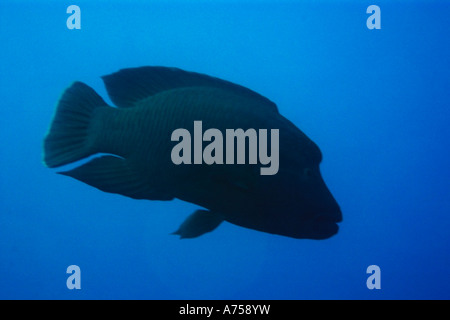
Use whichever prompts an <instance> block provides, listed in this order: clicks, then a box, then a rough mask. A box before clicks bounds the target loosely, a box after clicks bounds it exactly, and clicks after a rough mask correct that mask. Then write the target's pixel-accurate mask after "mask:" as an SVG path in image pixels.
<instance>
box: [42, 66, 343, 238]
mask: <svg viewBox="0 0 450 320" xmlns="http://www.w3.org/2000/svg"><path fill="white" fill-rule="evenodd" d="M103 81H104V83H105V86H106V89H107V91H108V94H109V96H110V98H111V100H112V102H113V103H114V104H115V105H116V106H117V107H111V106H109V105H108V104H107V103H105V101H104V100H103V99H102V98H101V97H100V96H99V95H98V94H97V93H96V92H95V91H94V90H93V89H92V88H90V87H89V86H87V85H86V84H84V83H81V82H75V83H73V84H72V85H71V86H70V87H69V88H68V89H67V90H66V91H65V92H64V93H63V95H62V97H61V99H60V101H59V103H58V106H57V110H56V113H55V116H54V119H53V122H52V124H51V127H50V130H49V132H48V134H47V136H46V138H45V141H44V161H45V164H46V165H47V166H48V167H50V168H54V167H59V166H63V165H66V164H70V163H73V162H76V161H78V160H82V159H85V158H89V157H91V158H90V161H88V162H87V163H85V164H82V165H80V166H78V167H76V168H75V169H72V170H69V171H65V172H60V173H61V174H63V175H66V176H70V177H73V178H75V179H77V180H80V181H82V182H84V183H86V184H88V185H91V186H93V187H96V188H98V189H100V190H102V191H105V192H110V193H117V194H121V195H124V196H127V197H130V198H133V199H148V200H172V199H175V198H177V199H181V200H184V201H187V202H191V203H194V204H197V205H199V206H201V207H202V208H201V209H199V210H197V211H195V212H194V213H193V214H192V215H190V216H189V217H188V218H187V219H186V220H185V221H184V222H183V223H182V224H181V225H180V227H179V228H178V230H177V231H175V232H174V234H177V235H179V236H180V237H181V238H194V237H197V236H200V235H202V234H204V233H206V232H209V231H212V230H214V229H215V228H216V227H217V226H219V225H220V224H221V223H222V222H223V221H228V222H230V223H233V224H235V225H239V226H242V227H246V228H250V229H254V230H259V231H263V232H267V233H272V234H278V235H283V236H288V237H293V238H299V239H302V238H307V239H326V238H329V237H331V236H332V235H334V234H336V233H337V231H338V225H337V222H340V221H341V220H342V214H341V210H340V208H339V206H338V204H337V202H336V201H335V199H334V198H333V196H332V194H331V193H330V191H329V190H328V188H327V186H326V185H325V183H324V181H323V179H322V176H321V174H320V171H319V164H320V162H321V160H322V153H321V152H320V150H319V148H318V147H317V145H316V144H315V143H314V142H313V141H311V140H310V139H309V138H308V137H307V136H306V135H305V134H304V133H303V132H302V131H300V130H299V129H298V128H297V127H296V126H295V125H294V124H293V123H291V122H290V121H289V120H287V119H286V118H284V117H283V116H282V115H281V114H280V113H279V111H278V108H277V106H276V105H275V104H274V103H273V102H272V101H270V100H268V99H267V98H265V97H263V96H261V95H259V94H258V93H256V92H254V91H251V90H249V89H247V88H245V87H242V86H239V85H236V84H233V83H231V82H228V81H224V80H221V79H218V78H214V77H210V76H207V75H204V74H199V73H194V72H186V71H183V70H180V69H177V68H166V67H141V68H131V69H123V70H120V71H119V72H117V73H114V74H111V75H108V76H105V77H103ZM238 140H239V141H238ZM264 170H265V171H264Z"/></svg>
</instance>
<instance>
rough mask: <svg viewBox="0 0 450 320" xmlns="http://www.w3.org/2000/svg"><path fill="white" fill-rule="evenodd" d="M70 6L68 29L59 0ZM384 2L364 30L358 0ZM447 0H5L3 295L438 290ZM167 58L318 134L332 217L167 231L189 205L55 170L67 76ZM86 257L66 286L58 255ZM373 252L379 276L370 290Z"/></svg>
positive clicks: (442, 294) (95, 80)
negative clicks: (52, 127) (100, 186)
mask: <svg viewBox="0 0 450 320" xmlns="http://www.w3.org/2000/svg"><path fill="white" fill-rule="evenodd" d="M71 4H77V5H78V6H79V7H80V9H81V29H80V30H76V29H74V30H69V29H68V28H67V27H66V20H67V18H68V17H69V14H67V13H66V9H67V7H68V6H69V5H71ZM371 4H377V5H379V7H380V8H381V29H380V30H376V29H374V30H369V29H368V28H367V27H366V20H367V18H368V17H369V14H367V13H366V9H367V7H368V6H369V5H371ZM449 18H450V5H449V2H448V1H425V0H424V1H410V2H406V1H405V2H396V4H393V3H392V2H387V1H378V2H375V3H372V2H367V1H356V0H355V1H345V2H343V4H333V2H332V1H262V2H256V1H216V2H213V1H200V2H189V1H178V2H171V4H169V3H168V1H142V2H138V1H133V2H131V1H120V2H119V1H107V3H103V2H95V1H75V2H66V1H35V2H25V1H2V2H1V3H0V44H1V49H0V61H1V63H0V97H1V100H0V101H1V102H0V103H1V107H0V139H1V143H2V146H1V148H0V168H1V169H0V298H2V299H17V298H20V299H22V298H26V299H36V298H40V299H100V298H102V299H119V298H120V299H121V298H124V299H132V298H137V299H141V298H145V299H432V298H433V299H449V298H450V293H449V292H450V291H449V287H450V277H449V270H450V236H449V230H450V192H449V189H450V188H449V186H450V185H449V181H450V179H449V178H450V169H449V168H450V167H449V154H450V143H449V138H450V129H449V128H450V126H449V120H450V109H449V107H450V41H449V37H448V35H449V31H450V23H449ZM143 65H161V66H174V67H179V68H182V69H185V70H191V71H197V72H201V73H206V74H210V75H213V76H217V77H220V78H223V79H227V80H230V81H233V82H235V83H239V84H241V85H244V86H247V87H249V88H251V89H253V90H255V91H257V92H259V93H261V94H262V95H264V96H266V97H268V98H269V99H271V100H272V101H274V102H276V103H277V105H278V108H279V110H280V112H281V114H283V115H284V116H286V117H287V118H288V119H290V120H291V121H292V122H294V123H295V124H296V125H297V126H298V127H299V128H301V129H302V131H304V132H305V133H306V134H307V135H308V136H309V137H310V138H311V139H312V140H314V141H315V142H316V143H317V144H318V145H319V146H320V148H321V150H322V153H323V163H322V164H321V171H322V174H323V177H324V179H325V181H326V183H327V185H328V186H329V188H330V190H331V191H332V193H333V195H334V196H335V198H336V199H337V201H338V202H339V204H340V206H341V208H342V212H343V216H344V221H343V222H342V223H341V224H340V231H339V233H338V234H337V235H336V236H334V237H332V238H330V239H328V240H323V241H315V240H296V239H291V238H287V237H282V236H276V235H270V234H266V233H261V232H257V231H253V230H249V229H245V228H241V227H237V226H234V225H231V224H228V223H223V224H222V225H221V226H220V227H219V228H217V230H215V231H214V232H212V233H208V234H205V235H203V236H201V237H199V238H196V239H192V240H179V239H178V238H177V237H175V236H173V235H169V233H170V232H173V231H175V230H176V229H177V228H178V226H179V224H181V222H182V221H183V220H184V219H185V217H187V216H188V215H189V214H191V213H192V212H193V211H194V210H195V209H196V208H197V207H196V206H195V205H192V204H188V203H184V202H182V201H178V200H177V201H172V202H157V201H154V202H152V201H145V200H140V201H139V200H132V199H129V198H125V197H122V196H119V195H113V194H107V193H103V192H101V191H98V190H97V189H94V188H92V187H89V186H87V185H85V184H83V183H81V182H79V181H76V180H74V179H70V178H68V177H65V176H61V175H57V174H56V173H55V172H54V170H51V169H48V168H46V167H45V166H44V165H43V163H42V141H43V138H44V136H45V134H46V132H47V129H48V127H49V124H50V122H51V119H52V116H53V112H54V109H55V106H56V103H57V101H58V99H59V97H60V95H61V93H62V92H63V90H64V89H65V88H66V87H68V86H69V85H70V84H71V83H72V81H74V80H80V81H83V82H85V83H87V84H89V85H90V86H92V87H93V88H94V89H95V90H96V91H97V92H99V93H100V95H102V96H103V97H104V98H105V99H106V100H107V101H108V102H110V100H108V99H107V96H106V91H105V89H104V86H103V84H102V81H101V79H100V76H102V75H106V74H110V73H112V72H115V71H117V70H119V69H121V68H127V67H137V66H143ZM70 265H77V266H79V267H80V270H81V278H80V280H81V289H79V290H77V289H73V290H69V289H68V288H67V287H66V280H67V278H68V276H69V274H67V273H66V269H67V267H68V266H70ZM370 265H377V266H379V267H380V271H381V273H380V281H381V282H380V283H381V289H373V290H369V289H368V288H367V286H366V280H367V278H368V277H369V274H367V273H366V269H367V267H368V266H370Z"/></svg>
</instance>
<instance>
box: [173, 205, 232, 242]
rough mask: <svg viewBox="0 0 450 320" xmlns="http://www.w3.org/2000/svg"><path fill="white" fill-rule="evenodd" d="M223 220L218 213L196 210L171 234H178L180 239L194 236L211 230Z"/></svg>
mask: <svg viewBox="0 0 450 320" xmlns="http://www.w3.org/2000/svg"><path fill="white" fill-rule="evenodd" d="M223 220H224V219H223V217H222V216H221V215H220V214H217V213H214V212H211V211H207V210H197V211H195V212H194V213H193V214H191V215H190V216H189V217H187V219H186V220H185V221H184V222H183V223H182V224H181V225H180V227H179V228H178V230H177V231H175V232H174V233H172V234H176V235H179V236H180V239H183V238H196V237H198V236H201V235H202V234H204V233H207V232H211V231H213V230H214V229H215V228H217V227H218V226H219V224H220V223H221V222H222V221H223Z"/></svg>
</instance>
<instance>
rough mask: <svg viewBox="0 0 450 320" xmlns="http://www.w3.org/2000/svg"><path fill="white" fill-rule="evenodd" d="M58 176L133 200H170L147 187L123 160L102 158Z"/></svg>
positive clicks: (146, 183) (108, 157)
mask: <svg viewBox="0 0 450 320" xmlns="http://www.w3.org/2000/svg"><path fill="white" fill-rule="evenodd" d="M59 173H60V174H63V175H66V176H69V177H72V178H75V179H77V180H79V181H82V182H84V183H86V184H88V185H90V186H92V187H95V188H97V189H99V190H101V191H105V192H110V193H118V194H121V195H124V196H127V197H130V198H133V199H149V200H171V199H173V197H170V196H168V195H166V194H164V193H161V192H158V191H157V190H154V189H152V188H151V187H149V185H148V182H147V181H145V179H143V178H142V177H141V176H140V175H139V174H138V173H136V172H134V171H133V170H132V169H131V168H130V167H129V166H128V164H127V161H126V160H125V159H123V158H119V157H115V156H102V157H99V158H95V159H93V160H91V161H89V162H88V163H86V164H84V165H82V166H80V167H77V168H75V169H72V170H70V171H65V172H59Z"/></svg>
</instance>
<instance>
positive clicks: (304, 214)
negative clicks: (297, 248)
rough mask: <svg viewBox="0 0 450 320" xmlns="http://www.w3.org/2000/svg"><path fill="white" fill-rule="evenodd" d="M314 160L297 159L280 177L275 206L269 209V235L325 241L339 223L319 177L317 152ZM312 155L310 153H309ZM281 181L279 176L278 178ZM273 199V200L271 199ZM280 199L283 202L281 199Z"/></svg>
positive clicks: (337, 210) (337, 209) (339, 214)
mask: <svg viewBox="0 0 450 320" xmlns="http://www.w3.org/2000/svg"><path fill="white" fill-rule="evenodd" d="M315 150H316V151H318V153H317V152H316V156H315V157H305V156H302V157H298V158H297V161H296V163H295V166H291V167H290V168H289V169H288V171H287V172H285V173H284V174H283V172H282V171H281V170H280V174H281V176H282V181H281V180H280V181H279V183H278V184H277V185H278V186H283V187H282V188H280V189H281V190H282V191H280V192H278V194H277V196H276V197H277V198H278V199H280V200H279V201H277V207H275V206H274V207H272V208H271V210H272V213H271V215H272V217H273V216H276V217H277V219H273V218H272V219H270V220H271V225H270V228H272V230H273V231H272V233H276V234H281V235H285V236H288V237H292V238H297V239H327V238H329V237H331V236H333V235H335V234H336V233H337V232H338V230H339V226H338V224H337V223H338V222H341V221H342V212H341V209H340V207H339V205H338V203H337V201H336V200H335V198H334V197H333V195H332V194H331V192H330V190H329V189H328V187H327V185H326V184H325V181H324V180H323V178H322V175H321V172H320V168H319V164H320V162H321V154H320V150H319V149H318V148H317V149H315ZM310 154H311V153H310ZM280 178H281V177H280ZM272 199H273V198H272ZM281 199H282V200H281Z"/></svg>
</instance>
